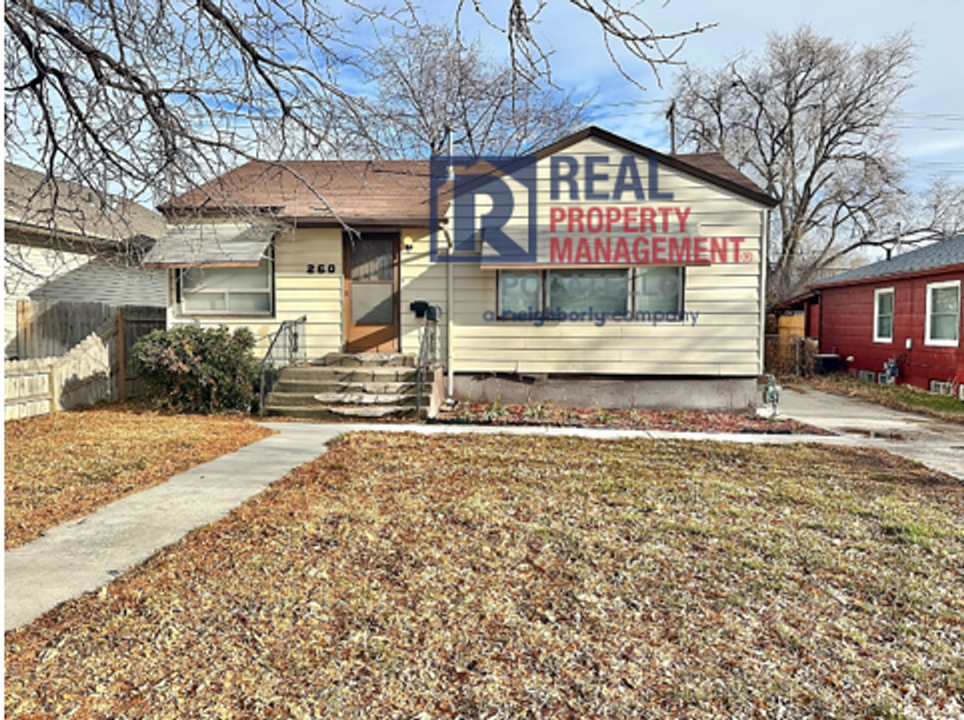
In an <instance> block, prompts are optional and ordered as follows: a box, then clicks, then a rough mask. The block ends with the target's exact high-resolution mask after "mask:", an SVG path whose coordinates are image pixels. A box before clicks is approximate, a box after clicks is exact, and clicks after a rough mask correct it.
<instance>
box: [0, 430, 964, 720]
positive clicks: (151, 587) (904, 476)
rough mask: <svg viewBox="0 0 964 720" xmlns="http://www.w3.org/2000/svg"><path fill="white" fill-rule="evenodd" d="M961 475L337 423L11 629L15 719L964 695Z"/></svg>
mask: <svg viewBox="0 0 964 720" xmlns="http://www.w3.org/2000/svg"><path fill="white" fill-rule="evenodd" d="M962 568H964V488H962V486H961V484H960V483H956V482H955V481H952V480H950V479H948V478H947V477H945V476H939V475H936V474H934V473H931V472H930V471H928V470H926V469H923V468H922V467H920V466H917V465H913V464H910V463H907V462H905V461H901V460H899V459H896V458H894V457H892V456H889V455H886V454H871V453H867V452H859V451H851V450H841V449H835V448H829V447H821V446H816V445H793V446H782V447H775V446H749V445H732V444H720V443H700V444H697V443H685V442H677V441H619V442H602V441H599V442H597V441H593V440H591V439H575V438H546V437H509V436H502V437H499V436H449V437H423V436H416V435H400V436H391V437H389V436H386V435H373V434H357V435H351V436H349V437H348V438H347V439H343V440H341V441H339V442H336V443H335V444H334V445H333V446H332V448H331V450H330V452H328V453H327V454H326V455H324V456H323V457H321V458H319V459H318V460H316V461H314V462H312V463H309V464H307V465H305V466H302V467H301V468H299V469H297V470H296V471H294V472H293V473H292V474H291V475H290V476H288V477H287V478H286V479H284V480H282V481H280V482H278V483H276V484H275V485H274V486H272V488H270V489H269V490H268V491H266V492H265V493H263V494H262V495H260V496H258V497H257V498H255V499H253V500H252V501H250V502H248V503H247V504H245V505H244V506H242V507H241V508H239V509H238V510H236V511H235V512H233V513H232V514H231V515H230V516H229V517H227V518H226V519H224V520H223V521H221V522H219V523H216V524H213V525H211V526H208V527H205V528H203V529H200V530H198V531H196V532H194V533H192V534H191V535H190V536H188V537H187V538H186V539H185V540H184V541H182V542H180V543H178V544H176V545H174V546H171V547H170V548H168V549H166V550H164V551H162V552H161V553H159V554H158V555H156V556H155V557H154V558H152V559H151V560H150V561H148V562H147V563H145V564H144V565H143V566H141V567H139V568H138V569H136V570H135V571H133V572H131V573H129V574H128V575H126V576H123V577H122V578H120V579H118V580H117V581H115V582H113V583H112V584H111V585H109V586H108V587H107V588H105V589H104V590H102V591H101V592H100V593H97V594H92V595H88V596H84V597H81V598H78V599H76V600H73V601H71V602H68V603H65V604H64V605H62V606H61V607H59V608H57V609H55V610H54V611H52V612H50V613H48V614H47V615H45V616H44V617H42V618H40V619H39V620H38V621H36V622H35V623H33V624H32V625H30V626H28V627H25V628H22V629H20V630H16V631H13V632H10V633H7V636H6V710H7V713H8V715H9V716H10V717H23V718H38V719H39V718H51V719H52V718H62V717H68V716H69V717H73V718H108V717H109V718H118V717H124V718H142V717H144V718H148V717H149V718H186V717H192V718H194V717H198V718H200V717H211V718H252V719H254V718H258V719H261V718H273V717H276V718H313V717H318V718H328V717H331V718H341V717H345V718H347V717H376V718H441V717H461V718H483V717H485V718H503V717H552V718H557V717H558V718H623V717H626V718H628V717H634V718H640V717H647V718H805V717H806V718H863V717H882V718H957V717H960V715H961V713H962V712H964V705H962V703H961V696H962V693H964V575H962Z"/></svg>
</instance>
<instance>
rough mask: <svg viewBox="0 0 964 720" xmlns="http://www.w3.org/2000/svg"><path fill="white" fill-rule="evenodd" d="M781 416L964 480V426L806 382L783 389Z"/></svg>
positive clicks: (779, 411)
mask: <svg viewBox="0 0 964 720" xmlns="http://www.w3.org/2000/svg"><path fill="white" fill-rule="evenodd" d="M778 414H779V415H781V416H784V417H789V418H793V419H794V420H799V421H801V422H805V423H809V424H811V425H816V426H817V427H821V428H824V429H826V430H831V431H833V432H835V433H839V434H840V435H842V436H844V437H847V438H851V439H853V440H856V441H858V442H859V444H860V445H864V446H866V447H879V448H882V449H884V450H888V451H890V452H892V453H895V454H897V455H901V456H903V457H905V458H909V459H911V460H917V461H919V462H922V463H924V464H925V465H927V466H928V467H932V468H934V469H936V470H941V471H943V472H946V473H947V474H948V475H953V476H954V477H956V478H959V479H961V480H964V425H958V424H956V423H949V422H944V421H943V420H938V419H937V418H934V417H931V416H929V415H918V414H916V413H909V412H903V411H900V410H891V409H890V408H887V407H884V406H882V405H875V404H874V403H869V402H867V401H865V400H858V399H855V398H847V397H842V396H840V395H831V394H829V393H825V392H820V391H819V390H814V389H813V388H811V387H807V386H806V385H795V386H790V387H784V388H783V392H782V393H781V394H780V405H779V408H778Z"/></svg>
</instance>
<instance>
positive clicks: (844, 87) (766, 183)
mask: <svg viewBox="0 0 964 720" xmlns="http://www.w3.org/2000/svg"><path fill="white" fill-rule="evenodd" d="M913 59H914V45H913V42H912V40H911V38H910V36H909V35H908V34H902V35H898V36H895V37H891V38H887V39H884V40H882V41H881V42H879V43H876V44H871V45H867V46H864V47H855V46H853V45H850V44H847V43H843V42H837V41H834V40H833V39H831V38H826V37H821V36H818V35H816V34H815V33H814V32H813V31H812V30H810V29H809V28H808V27H803V28H800V29H798V30H797V31H796V32H794V33H793V34H790V35H777V34H775V35H771V36H770V38H769V41H768V42H767V46H766V50H765V52H764V53H763V55H762V56H760V57H751V56H746V55H744V56H741V57H739V58H737V59H736V60H734V61H732V62H730V63H728V64H727V65H726V66H725V67H722V68H719V69H714V70H700V69H695V68H687V69H685V70H684V71H683V72H682V73H681V74H680V76H679V79H678V82H677V85H676V88H675V91H674V103H675V108H674V110H675V119H676V124H677V128H678V132H679V137H680V143H681V145H682V146H683V147H688V148H692V149H694V150H697V151H708V150H715V151H719V152H721V153H723V155H724V156H726V158H727V159H729V160H730V161H731V162H733V163H734V164H735V165H737V167H739V168H740V169H741V170H744V171H745V172H747V173H748V174H749V175H750V176H751V177H753V178H754V179H756V180H757V181H758V182H760V183H761V185H762V186H763V187H764V188H765V189H766V191H767V192H768V193H770V194H771V195H773V196H774V197H775V198H777V199H778V200H779V201H780V204H779V206H778V207H777V208H776V209H775V211H774V223H773V227H772V233H771V257H770V260H771V264H772V273H771V278H772V282H771V293H772V294H774V295H775V296H777V297H785V296H786V295H788V294H791V293H793V292H794V291H795V290H796V289H798V288H799V287H801V285H803V284H805V283H806V282H807V281H809V280H811V279H812V278H814V277H816V276H817V275H818V273H819V272H820V270H821V269H822V268H824V267H827V266H829V265H831V264H833V263H835V262H837V261H838V260H839V259H840V258H842V257H843V256H845V255H847V254H848V253H852V252H853V251H855V250H857V249H859V248H862V247H866V246H870V245H880V244H885V243H887V242H890V241H891V239H892V238H893V235H894V228H895V227H896V225H897V223H898V221H899V220H900V219H901V218H907V217H908V213H906V206H907V192H906V190H905V189H904V187H903V181H904V172H903V164H902V161H901V158H900V155H899V153H898V150H897V144H896V140H895V133H894V125H895V121H896V119H897V112H898V103H899V101H900V99H901V97H902V96H903V95H904V93H905V92H906V91H907V89H908V88H909V87H910V85H911V74H912V69H913ZM942 202H944V201H942V200H940V199H939V198H935V200H934V203H932V208H931V209H932V210H934V211H935V213H931V214H930V215H929V217H928V219H925V218H923V217H921V214H920V213H918V214H917V216H916V217H914V218H913V220H912V221H913V222H914V223H917V224H919V227H917V226H915V227H910V222H911V221H910V220H907V219H905V222H904V226H903V230H904V232H908V231H912V230H917V229H921V228H923V227H930V228H931V230H936V229H937V225H938V224H939V221H940V217H939V216H938V214H936V211H938V210H939V209H940V208H938V206H939V205H941V203H942ZM944 204H945V205H946V202H945V203H944ZM943 210H946V207H945V208H943Z"/></svg>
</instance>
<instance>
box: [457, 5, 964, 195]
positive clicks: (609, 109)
mask: <svg viewBox="0 0 964 720" xmlns="http://www.w3.org/2000/svg"><path fill="white" fill-rule="evenodd" d="M501 5H502V3H499V2H493V3H488V6H489V7H490V8H492V9H493V10H494V9H495V8H496V7H499V6H501ZM500 9H501V7H500ZM640 12H641V14H643V16H644V17H646V19H647V20H648V21H649V22H650V23H651V24H652V25H653V26H654V27H655V28H656V29H657V30H659V31H675V30H681V29H683V28H686V27H690V26H692V25H693V24H694V23H695V22H697V21H698V22H699V23H700V24H708V23H712V22H716V23H719V25H718V26H717V27H716V28H713V29H712V30H708V31H707V32H705V33H703V34H702V35H697V36H694V37H692V38H691V39H690V40H689V41H688V42H687V44H686V47H685V48H684V49H683V51H682V53H681V54H680V58H681V59H683V60H685V61H687V62H689V63H691V64H693V65H696V66H699V67H705V68H713V67H718V66H720V65H722V64H723V63H724V62H725V61H726V60H728V59H731V58H733V57H734V56H736V55H737V54H738V53H739V52H740V51H741V50H746V51H748V52H750V53H753V54H759V53H760V52H761V51H762V49H763V47H764V44H765V42H766V38H767V34H768V33H770V32H774V31H776V32H780V33H787V32H792V31H793V30H794V29H795V28H797V27H798V26H799V25H801V24H803V23H808V24H809V25H810V26H811V27H812V28H813V29H814V31H816V32H817V33H819V34H821V35H828V36H830V37H833V38H834V39H837V40H844V41H849V42H853V43H856V44H858V45H859V44H865V43H871V42H877V41H879V40H881V39H882V38H884V37H885V36H888V35H894V34H897V33H900V32H902V31H904V30H910V31H911V33H912V35H913V37H914V39H915V41H916V42H917V44H918V49H917V56H918V60H917V65H916V73H915V77H914V82H915V87H914V88H913V89H912V90H911V91H910V92H909V93H908V94H907V95H905V96H904V100H903V102H902V114H901V116H900V119H899V129H900V151H901V153H902V155H904V157H905V158H906V160H907V162H908V174H909V176H910V177H909V179H910V180H911V184H912V185H913V186H916V187H918V188H920V187H923V186H924V185H926V184H927V182H928V180H929V179H931V178H933V177H937V176H941V175H946V176H948V177H950V178H951V179H952V180H954V181H955V182H956V183H964V39H962V37H961V32H960V30H961V28H962V27H964V4H962V3H961V2H960V0H918V1H917V2H911V3H908V2H896V1H895V0H807V1H806V2H798V1H787V0H783V1H780V2H775V1H774V0H726V2H714V3H709V2H706V1H705V0H672V2H670V4H669V5H667V6H665V7H663V6H662V3H661V2H660V1H659V0H649V1H648V2H645V3H641V4H640ZM541 18H542V22H541V24H540V26H539V28H538V30H537V36H538V37H540V40H543V41H544V44H545V46H547V47H551V48H552V49H553V50H554V51H555V54H554V55H553V71H554V75H555V81H556V82H557V84H559V85H560V86H561V87H562V88H563V89H565V90H567V91H571V90H575V91H577V92H596V93H597V99H596V102H595V104H594V107H593V108H592V121H593V123H594V124H596V125H600V126H602V127H605V128H607V129H609V130H612V131H613V132H617V133H620V134H622V135H625V136H627V137H629V138H630V139H633V140H636V141H637V142H641V143H643V144H646V145H649V146H651V147H653V148H655V149H658V150H668V148H669V138H668V137H667V134H666V131H665V123H664V121H663V118H662V111H661V101H662V100H664V99H665V98H666V97H667V95H668V91H669V89H670V88H671V87H672V82H673V76H674V72H675V71H674V70H673V69H667V70H665V71H664V72H663V73H662V76H663V77H662V80H663V88H662V89H661V88H660V87H659V86H658V85H657V84H656V81H655V79H654V78H653V77H652V75H651V74H649V73H648V71H647V70H646V69H645V68H643V67H642V66H641V65H638V64H637V67H638V68H639V70H640V73H641V80H642V82H643V84H644V85H645V86H646V88H647V89H646V91H641V90H639V89H638V88H635V87H634V86H633V85H632V84H631V83H629V82H628V81H627V80H625V79H624V78H622V77H621V76H620V74H619V73H618V72H617V71H616V69H615V68H614V67H613V66H612V64H611V62H610V60H609V58H608V56H607V55H606V52H605V49H604V47H603V44H602V41H601V39H600V36H599V32H598V30H597V29H596V26H595V24H594V22H593V20H592V19H591V18H589V17H588V16H586V15H585V14H584V13H582V12H581V11H579V10H577V9H575V8H572V7H571V6H570V5H569V4H568V3H565V2H563V1H561V0H560V1H559V2H556V1H555V0H553V1H551V2H550V3H549V4H548V6H547V8H546V10H545V11H544V12H543V14H542V16H541ZM466 29H470V32H471V31H476V32H479V33H480V35H481V37H482V38H483V40H484V42H485V43H486V44H487V45H488V46H490V49H491V51H492V52H493V54H494V55H498V54H500V53H504V52H505V47H504V40H503V39H502V38H501V37H499V36H498V35H496V34H495V33H493V32H491V31H485V30H483V29H482V26H481V23H476V22H473V23H472V27H471V28H468V27H467V28H466Z"/></svg>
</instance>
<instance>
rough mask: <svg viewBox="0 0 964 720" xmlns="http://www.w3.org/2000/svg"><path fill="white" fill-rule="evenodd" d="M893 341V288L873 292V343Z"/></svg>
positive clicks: (878, 289)
mask: <svg viewBox="0 0 964 720" xmlns="http://www.w3.org/2000/svg"><path fill="white" fill-rule="evenodd" d="M893 341H894V288H877V289H876V290H874V342H893Z"/></svg>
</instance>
